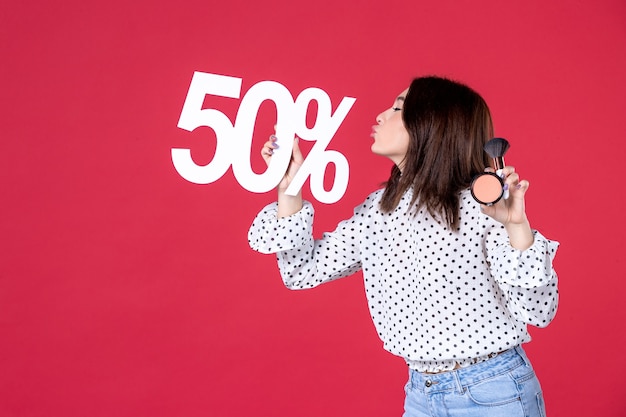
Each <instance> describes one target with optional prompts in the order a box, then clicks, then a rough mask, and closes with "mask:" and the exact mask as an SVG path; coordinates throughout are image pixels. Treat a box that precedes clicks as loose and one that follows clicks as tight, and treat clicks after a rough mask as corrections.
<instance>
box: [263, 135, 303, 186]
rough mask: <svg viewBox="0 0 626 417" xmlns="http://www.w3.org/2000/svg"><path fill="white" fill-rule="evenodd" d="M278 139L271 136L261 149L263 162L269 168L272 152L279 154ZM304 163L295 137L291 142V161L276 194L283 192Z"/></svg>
mask: <svg viewBox="0 0 626 417" xmlns="http://www.w3.org/2000/svg"><path fill="white" fill-rule="evenodd" d="M277 140H278V138H277V137H276V135H271V136H270V138H269V140H268V141H267V142H265V143H264V144H263V148H262V149H261V156H263V160H264V161H265V163H266V164H267V165H268V166H269V164H270V161H271V159H272V156H273V155H274V152H280V150H279V147H278V143H277ZM303 162H304V157H303V156H302V152H301V151H300V147H299V146H298V137H296V138H295V139H294V141H293V149H292V151H291V160H290V161H289V166H288V167H287V171H286V172H285V175H284V176H283V178H282V180H281V181H280V183H279V184H278V192H279V193H280V192H284V191H285V190H286V189H287V187H289V184H291V181H292V180H293V178H294V177H295V176H296V172H298V170H299V169H300V167H301V166H302V163H303Z"/></svg>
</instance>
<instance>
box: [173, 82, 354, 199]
mask: <svg viewBox="0 0 626 417" xmlns="http://www.w3.org/2000/svg"><path fill="white" fill-rule="evenodd" d="M241 80H242V79H241V78H236V77H230V76H226V75H217V74H210V73H204V72H195V73H194V74H193V78H192V80H191V85H190V86H189V91H188V92H187V98H186V99H185V103H184V105H183V110H182V112H181V114H180V119H179V121H178V127H179V128H181V129H184V130H187V131H190V132H191V131H193V130H194V129H196V128H198V127H201V126H206V127H208V128H210V129H212V130H213V131H214V132H215V136H216V138H217V146H216V148H215V155H214V156H213V159H212V160H211V162H210V163H208V164H207V165H197V164H196V163H195V162H194V161H193V159H192V158H191V150H190V149H185V148H173V149H172V162H173V163H174V167H175V168H176V171H178V173H179V174H180V176H181V177H183V178H184V179H186V180H187V181H189V182H192V183H195V184H209V183H212V182H215V181H217V180H218V179H220V178H221V177H222V176H223V175H224V174H225V173H226V171H227V170H228V168H229V167H230V166H231V165H232V167H233V173H234V175H235V178H236V179H237V181H238V182H239V184H241V186H242V187H243V188H245V189H246V190H248V191H250V192H254V193H264V192H267V191H270V190H271V189H273V188H275V187H276V186H277V185H278V183H279V182H280V180H281V179H282V177H283V175H284V174H285V172H286V171H287V167H288V165H289V161H290V159H291V151H292V148H293V140H294V138H295V135H297V136H298V137H300V138H301V139H303V140H307V141H313V142H315V143H314V144H313V147H312V148H311V150H310V152H309V153H308V155H307V156H306V158H305V160H304V163H303V164H302V166H301V167H300V169H299V170H298V173H297V175H296V176H295V177H294V178H293V180H292V181H291V183H290V185H289V187H288V188H287V190H286V193H287V194H289V195H296V194H297V193H298V192H299V191H300V189H301V188H302V186H303V185H304V182H305V181H306V179H307V178H308V177H310V179H311V180H310V183H311V192H312V194H313V196H314V197H315V198H316V199H317V200H319V201H320V202H323V203H328V204H331V203H334V202H336V201H339V199H341V197H343V195H344V193H345V191H346V188H347V186H348V177H349V167H348V160H347V159H346V157H345V156H344V155H343V154H341V153H340V152H337V151H334V150H327V149H326V147H327V146H328V145H329V143H330V141H331V140H332V138H333V136H334V135H335V133H336V132H337V129H339V126H340V125H341V123H342V122H343V120H344V119H345V117H346V115H347V114H348V112H349V111H350V109H351V108H352V105H353V104H354V102H355V101H356V99H355V98H351V97H344V98H343V99H342V100H341V103H339V106H338V107H337V109H336V110H335V112H334V113H332V106H331V102H330V98H329V96H328V94H326V92H325V91H324V90H321V89H319V88H307V89H305V90H303V91H302V92H301V93H300V94H299V95H298V97H297V98H296V99H295V100H294V99H293V96H292V95H291V93H290V92H289V90H288V89H287V88H285V87H284V86H283V85H282V84H280V83H277V82H275V81H261V82H259V83H257V84H255V85H253V86H252V87H251V88H250V89H249V90H248V91H247V92H246V94H245V95H244V97H243V99H242V100H241V104H240V105H239V109H238V111H237V117H236V120H235V123H234V124H233V123H231V121H230V119H229V118H228V117H227V116H226V115H225V114H224V113H222V112H220V111H219V110H217V109H213V108H202V106H203V103H204V101H205V97H206V96H207V95H211V96H219V97H229V98H235V99H238V98H239V97H240V94H241ZM266 100H271V101H273V102H274V103H275V104H276V114H277V121H276V129H277V130H276V136H277V137H278V145H279V150H278V151H277V152H274V155H273V156H272V158H271V161H270V164H269V166H268V167H267V169H266V171H265V172H264V173H262V174H257V173H255V172H254V171H253V170H252V167H251V164H250V155H251V152H252V149H251V147H252V135H253V132H254V124H255V121H256V118H257V114H258V111H259V108H260V106H261V103H263V102H264V101H266ZM313 100H315V101H316V102H317V118H316V120H315V124H314V125H313V127H311V128H309V127H308V126H307V124H306V115H307V109H308V107H309V104H310V103H311V102H312V101H313ZM330 163H332V164H334V165H335V178H334V182H333V185H332V188H331V189H330V190H329V191H326V190H325V189H324V172H325V171H326V168H327V166H328V164H330Z"/></svg>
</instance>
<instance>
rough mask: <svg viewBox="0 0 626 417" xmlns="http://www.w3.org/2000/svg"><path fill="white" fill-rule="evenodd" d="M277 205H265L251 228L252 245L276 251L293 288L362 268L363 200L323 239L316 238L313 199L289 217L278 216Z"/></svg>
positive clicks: (311, 286)
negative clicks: (360, 248)
mask: <svg viewBox="0 0 626 417" xmlns="http://www.w3.org/2000/svg"><path fill="white" fill-rule="evenodd" d="M277 211H278V205H277V203H272V204H270V205H268V206H266V207H265V208H264V209H263V210H261V212H260V213H259V214H258V215H257V216H256V218H255V219H254V221H253V222H252V225H251V226H250V230H249V231H248V242H249V244H250V247H251V248H252V249H254V250H256V251H258V252H261V253H266V254H268V253H276V257H277V261H278V268H279V270H280V274H281V276H282V278H283V282H284V283H285V286H287V288H290V289H306V288H313V287H316V286H318V285H320V284H322V283H325V282H329V281H333V280H335V279H338V278H343V277H346V276H348V275H352V274H353V273H355V272H357V271H359V270H360V269H361V258H360V251H359V235H360V229H361V224H362V222H361V221H360V218H362V217H363V216H365V215H366V214H365V212H366V211H367V207H366V206H365V205H364V204H363V205H361V206H359V207H357V208H356V209H355V213H354V215H353V216H352V217H351V218H350V219H348V220H344V221H342V222H341V223H339V225H338V226H337V228H336V229H335V230H334V231H333V232H330V233H324V235H323V236H322V238H321V239H319V240H314V239H313V215H314V210H313V206H312V205H311V203H309V202H307V201H305V202H304V204H303V207H302V209H301V210H300V211H299V212H297V213H294V214H293V215H291V216H289V217H283V218H277Z"/></svg>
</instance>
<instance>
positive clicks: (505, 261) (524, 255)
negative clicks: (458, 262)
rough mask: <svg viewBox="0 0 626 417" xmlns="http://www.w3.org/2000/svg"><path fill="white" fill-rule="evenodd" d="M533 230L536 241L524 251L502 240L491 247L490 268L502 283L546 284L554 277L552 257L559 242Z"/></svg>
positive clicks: (530, 286)
mask: <svg viewBox="0 0 626 417" xmlns="http://www.w3.org/2000/svg"><path fill="white" fill-rule="evenodd" d="M533 234H534V237H535V240H534V243H533V245H532V246H531V247H530V248H528V249H526V250H524V251H520V250H518V249H515V248H513V247H511V246H510V245H508V244H500V245H498V246H497V247H495V248H494V249H493V250H491V251H489V256H488V260H489V262H490V263H491V270H492V273H493V276H494V278H495V279H496V281H497V282H498V283H499V284H507V285H511V286H515V287H521V288H537V287H542V286H545V285H547V284H548V283H550V281H551V280H552V279H553V275H554V270H553V268H552V260H553V259H554V256H555V255H556V250H557V249H558V247H559V243H558V242H556V241H552V240H549V239H547V238H545V237H544V236H543V235H542V234H541V233H539V232H538V231H536V230H534V231H533Z"/></svg>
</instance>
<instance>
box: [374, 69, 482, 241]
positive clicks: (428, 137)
mask: <svg viewBox="0 0 626 417" xmlns="http://www.w3.org/2000/svg"><path fill="white" fill-rule="evenodd" d="M402 121H403V122H404V126H405V127H406V129H407V131H408V133H409V138H410V139H409V146H408V150H407V153H406V156H405V157H404V160H403V161H402V163H401V166H402V171H401V170H400V169H399V168H398V167H397V166H395V165H394V167H393V168H392V170H391V175H390V177H389V180H388V181H387V182H386V186H385V191H384V192H383V195H382V199H381V202H380V207H381V209H382V210H383V211H385V212H391V211H393V210H394V209H395V208H396V207H397V206H398V203H399V202H400V199H401V198H402V196H403V195H404V193H405V192H406V191H407V190H408V189H409V188H412V189H413V198H412V200H411V206H413V205H414V204H415V206H416V212H417V211H418V210H419V209H420V208H422V207H425V208H426V209H427V210H428V212H429V213H430V214H431V215H433V216H435V217H437V216H438V217H439V218H440V220H443V221H445V223H446V224H447V225H448V226H449V227H450V228H451V229H454V230H457V229H458V226H459V193H460V192H461V191H462V190H464V189H466V188H468V187H469V186H470V184H471V182H472V179H473V178H474V176H475V175H477V174H479V173H481V172H483V171H484V169H485V167H487V166H488V165H489V158H488V156H487V155H486V153H485V151H484V150H483V146H484V144H485V142H487V141H488V140H489V139H491V137H492V136H493V124H492V121H491V114H490V112H489V107H487V103H485V100H483V98H482V97H481V96H480V95H479V94H478V93H476V92H475V91H474V90H472V89H471V88H469V87H467V86H465V85H463V84H460V83H458V82H455V81H451V80H448V79H446V78H440V77H434V76H430V77H421V78H416V79H414V80H413V82H411V86H410V87H409V90H408V93H407V95H406V97H405V99H404V105H403V109H402Z"/></svg>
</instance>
